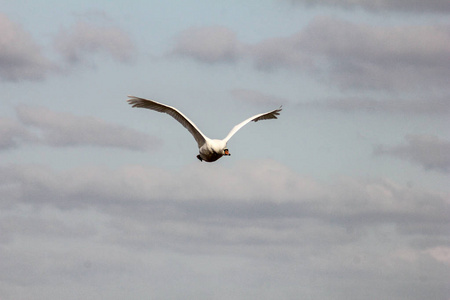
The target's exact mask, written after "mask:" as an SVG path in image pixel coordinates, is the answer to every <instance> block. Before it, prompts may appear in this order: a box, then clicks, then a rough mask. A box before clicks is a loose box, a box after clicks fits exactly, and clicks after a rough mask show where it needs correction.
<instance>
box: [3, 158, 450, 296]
mask: <svg viewBox="0 0 450 300" xmlns="http://www.w3.org/2000/svg"><path fill="white" fill-rule="evenodd" d="M224 178H225V179H226V180H224ZM0 190H1V191H2V199H1V202H0V204H1V205H2V210H1V214H2V216H4V215H5V214H9V217H8V218H1V219H0V228H1V229H2V232H3V234H2V237H5V238H4V239H0V242H1V243H2V247H1V248H0V254H2V257H5V258H8V259H6V260H2V261H1V262H0V266H1V268H0V270H2V271H0V278H2V282H3V285H4V287H5V288H7V289H8V290H10V287H11V286H15V284H22V285H23V286H25V287H30V286H32V285H36V284H40V285H45V286H46V285H54V284H55V281H56V282H58V283H60V284H61V285H59V286H61V287H62V288H64V289H66V290H67V288H70V287H71V285H70V284H71V283H77V282H82V283H84V282H85V281H86V282H88V281H95V285H96V286H97V287H105V286H110V285H108V284H109V283H108V282H109V281H110V280H111V278H116V279H117V278H121V282H122V283H124V281H125V282H126V283H127V286H130V285H129V283H130V282H136V280H138V283H139V286H141V284H143V285H142V286H145V287H148V289H149V290H150V291H154V290H156V291H160V292H161V290H162V289H163V290H164V291H163V292H164V293H165V295H166V296H167V295H172V294H171V293H174V289H173V287H174V286H190V284H191V283H194V282H198V280H201V279H202V278H201V277H198V273H202V272H206V273H204V274H211V272H213V271H215V272H214V274H218V275H217V276H218V278H220V286H225V287H227V286H229V285H231V286H234V288H235V289H236V288H237V289H239V291H238V293H237V294H238V295H241V297H242V295H247V296H248V293H251V294H252V295H254V296H255V298H258V299H260V298H261V297H263V298H264V296H267V295H268V294H267V293H269V294H270V293H271V291H269V290H266V287H265V286H266V284H267V281H270V282H272V283H273V284H277V285H279V284H281V285H283V284H284V285H288V286H293V287H294V288H293V289H288V290H283V291H284V293H288V294H282V295H275V294H273V296H283V295H285V296H286V295H289V296H292V298H295V297H296V296H298V291H300V290H301V291H303V292H305V289H304V288H303V287H302V288H298V289H297V287H298V284H297V285H296V284H295V283H296V282H297V283H298V280H311V284H312V285H313V286H317V285H319V286H322V285H323V284H327V286H328V289H327V290H326V291H324V290H323V289H315V288H313V289H311V290H309V289H306V291H307V292H310V293H311V294H310V295H314V296H317V297H318V298H320V299H336V298H337V299H361V297H362V296H363V295H364V294H365V293H367V292H368V289H369V291H370V293H371V294H372V293H376V294H377V295H378V296H380V297H382V298H389V299H423V298H424V296H428V295H434V296H436V295H438V296H437V298H438V299H445V298H444V297H446V295H447V292H448V285H447V282H446V280H445V279H446V278H447V276H448V274H449V272H450V269H449V267H448V264H450V261H449V260H448V256H446V253H448V251H450V248H449V246H450V241H449V240H448V236H447V234H446V232H445V231H443V230H442V228H445V227H447V226H448V225H449V223H450V217H449V216H450V213H449V203H448V201H447V200H446V199H445V195H442V194H440V193H438V192H434V191H426V190H421V189H420V188H414V187H406V186H401V185H399V184H397V183H395V182H391V181H389V180H385V179H372V180H362V179H354V178H353V179H352V178H341V179H336V180H334V182H333V183H323V182H318V181H316V180H314V179H310V178H307V177H303V176H301V175H300V174H298V173H295V172H293V171H292V170H289V168H287V167H285V166H283V165H280V164H278V163H276V162H273V161H254V162H247V163H244V164H239V165H237V166H235V167H232V168H226V167H223V166H220V165H215V166H213V167H212V168H204V165H202V164H195V165H190V166H186V167H185V168H182V169H180V170H173V171H167V170H161V169H158V168H152V167H142V166H124V167H122V168H120V169H115V170H112V169H108V168H102V167H82V168H78V169H73V170H66V171H55V170H52V169H48V168H44V167H42V166H36V165H22V166H17V165H9V166H1V167H0ZM18 212H20V213H18ZM83 224H84V225H83ZM79 225H83V226H79ZM55 226H58V229H55ZM424 226H426V228H428V231H424V230H423V228H424ZM43 239H44V243H42V242H41V243H39V242H36V241H42V240H43ZM15 240H16V241H17V240H20V241H23V243H24V245H23V246H21V244H20V243H19V244H17V242H13V241H15ZM32 241H34V242H33V243H34V244H33V245H34V248H33V256H30V255H25V260H24V257H23V256H24V254H25V253H26V251H27V250H26V249H27V248H25V247H29V245H30V242H32ZM27 242H28V243H27ZM106 249H108V251H105V250H106ZM49 251H50V252H49ZM46 255H47V256H48V255H50V256H51V257H52V261H51V262H47V263H43V261H44V262H45V260H43V259H42V258H43V257H45V256H46ZM186 256H188V257H189V258H190V259H189V260H186V259H185V258H186ZM150 257H155V262H153V260H151V261H149V259H150ZM212 257H214V259H211V258H212ZM177 258H179V261H183V262H188V261H191V262H192V260H194V261H195V262H194V265H195V266H194V265H185V264H184V263H182V264H180V262H179V261H178V260H177ZM169 261H171V262H172V263H168V262H169ZM174 261H177V263H175V264H174V263H173V262H174ZM221 262H223V264H221ZM142 264H144V267H138V265H142ZM30 266H33V268H31V267H30ZM424 266H427V267H426V268H425V267H424ZM209 268H213V269H212V270H210V269H209ZM141 269H142V270H141ZM24 270H26V271H24ZM163 270H164V271H163ZM193 270H194V272H193ZM205 270H207V271H205ZM219 270H221V271H219ZM224 270H228V272H229V274H228V275H229V276H228V275H226V274H224V273H222V272H224ZM239 270H240V272H239ZM43 271H45V274H46V276H45V278H43V277H42V276H41V274H42V272H43ZM141 271H142V272H141ZM217 271H218V272H219V273H217ZM193 273H195V274H193ZM123 274H127V275H126V276H124V275H123ZM176 274H178V276H177V275H176ZM196 274H197V275H196ZM233 274H234V275H233ZM235 274H239V282H241V284H238V283H237V282H235V281H233V278H235V276H236V275H235ZM281 274H282V275H281ZM180 275H181V277H180ZM142 276H143V277H142ZM161 276H162V277H163V278H161ZM192 276H194V278H195V279H194V282H191V281H190V278H192ZM419 277H420V278H425V277H426V278H427V280H417V278H419ZM139 278H141V279H139ZM156 278H160V280H157V282H154V280H155V279H156ZM308 278H309V279H308ZM141 280H142V282H141ZM180 280H181V281H182V282H183V284H175V283H176V282H178V283H179V282H180ZM214 280H217V278H214ZM405 281H407V282H415V292H414V293H410V285H409V284H405ZM5 282H7V283H10V284H5ZM144 282H145V284H144ZM201 282H202V287H199V286H198V285H195V288H196V289H197V290H198V289H199V288H200V289H202V288H205V285H206V286H207V289H211V288H214V287H215V286H216V285H214V282H212V281H210V279H208V278H203V280H201ZM308 282H309V281H308ZM313 283H315V284H313ZM374 283H376V285H375V286H376V290H375V288H374ZM431 283H432V284H431ZM149 285H150V286H149ZM156 285H158V288H156V289H155V287H156ZM75 286H76V284H75ZM132 286H133V285H132ZM166 286H167V289H168V290H169V287H172V288H171V289H170V291H171V292H169V293H167V291H168V290H167V291H166V290H165V287H166ZM352 287H353V288H352ZM218 288H219V287H218ZM349 289H351V292H349ZM105 290H108V291H109V290H110V289H105ZM214 290H215V292H217V293H219V294H220V295H224V298H229V297H228V296H230V294H229V291H227V290H226V288H223V289H222V288H219V291H217V290H216V289H215V288H214ZM175 291H177V292H181V293H182V290H179V289H178V288H176V289H175ZM277 291H278V292H279V291H280V289H277ZM277 291H275V292H277ZM289 291H291V292H292V294H289ZM112 292H116V290H115V288H114V287H112V291H111V293H112ZM191 292H192V291H189V292H188V293H191ZM184 294H185V295H186V291H185V292H184ZM195 295H197V294H195ZM271 295H272V294H271ZM197 296H198V295H197ZM246 298H248V297H246Z"/></svg>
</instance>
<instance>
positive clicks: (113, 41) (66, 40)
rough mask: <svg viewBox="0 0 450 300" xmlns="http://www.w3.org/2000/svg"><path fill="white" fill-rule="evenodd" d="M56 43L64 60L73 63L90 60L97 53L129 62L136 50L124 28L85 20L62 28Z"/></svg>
mask: <svg viewBox="0 0 450 300" xmlns="http://www.w3.org/2000/svg"><path fill="white" fill-rule="evenodd" d="M54 43H55V48H56V49H57V50H58V52H59V53H60V54H61V55H62V57H63V58H64V60H65V61H66V62H69V63H71V64H75V63H86V62H89V57H91V56H92V55H93V54H96V53H106V54H109V55H110V56H111V57H112V58H113V59H115V60H118V61H120V62H129V61H130V60H131V59H132V56H133V54H134V51H135V47H134V44H133V42H132V41H131V39H130V37H129V35H128V34H127V33H125V32H124V31H123V30H121V29H119V28H116V27H113V26H98V25H95V24H93V23H90V22H83V21H79V22H77V23H76V24H74V25H73V26H72V27H71V28H69V29H65V30H61V32H60V33H59V34H58V35H57V37H56V38H55V42H54Z"/></svg>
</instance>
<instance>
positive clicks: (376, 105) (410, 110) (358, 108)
mask: <svg viewBox="0 0 450 300" xmlns="http://www.w3.org/2000/svg"><path fill="white" fill-rule="evenodd" d="M299 106H301V107H311V108H318V109H326V110H338V111H343V112H369V113H391V114H409V115H446V114H449V113H450V101H449V100H448V99H447V98H430V99H419V100H404V99H398V98H397V99H396V98H394V99H380V100H378V99H373V98H364V97H345V98H337V99H328V100H321V101H316V102H304V103H301V104H299Z"/></svg>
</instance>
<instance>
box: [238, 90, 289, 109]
mask: <svg viewBox="0 0 450 300" xmlns="http://www.w3.org/2000/svg"><path fill="white" fill-rule="evenodd" d="M231 95H232V96H233V97H235V98H236V99H238V100H240V101H244V102H248V103H252V104H256V105H261V104H265V105H276V106H280V105H283V104H286V103H287V102H288V101H287V100H286V99H282V98H279V97H276V96H273V95H267V94H263V93H260V92H258V91H254V90H249V89H234V90H232V91H231Z"/></svg>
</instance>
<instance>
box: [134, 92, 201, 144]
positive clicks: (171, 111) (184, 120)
mask: <svg viewBox="0 0 450 300" xmlns="http://www.w3.org/2000/svg"><path fill="white" fill-rule="evenodd" d="M128 97H129V98H130V99H128V100H127V101H128V103H129V104H131V105H132V106H133V107H143V108H148V109H151V110H154V111H157V112H160V113H166V114H168V115H170V116H172V117H173V118H174V119H175V120H177V121H178V122H180V124H181V125H183V126H184V127H185V128H186V129H187V130H188V131H189V132H190V133H191V134H192V136H193V137H194V139H195V141H196V142H197V145H198V147H199V148H200V147H201V146H203V144H204V143H205V141H206V139H207V137H206V136H205V135H204V134H203V133H202V132H201V131H200V129H198V128H197V126H195V124H194V122H192V121H191V120H189V118H188V117H186V116H185V115H183V114H182V113H181V111H179V110H178V109H176V108H175V107H172V106H169V105H165V104H162V103H158V102H156V101H153V100H147V99H144V98H139V97H134V96H128Z"/></svg>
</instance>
